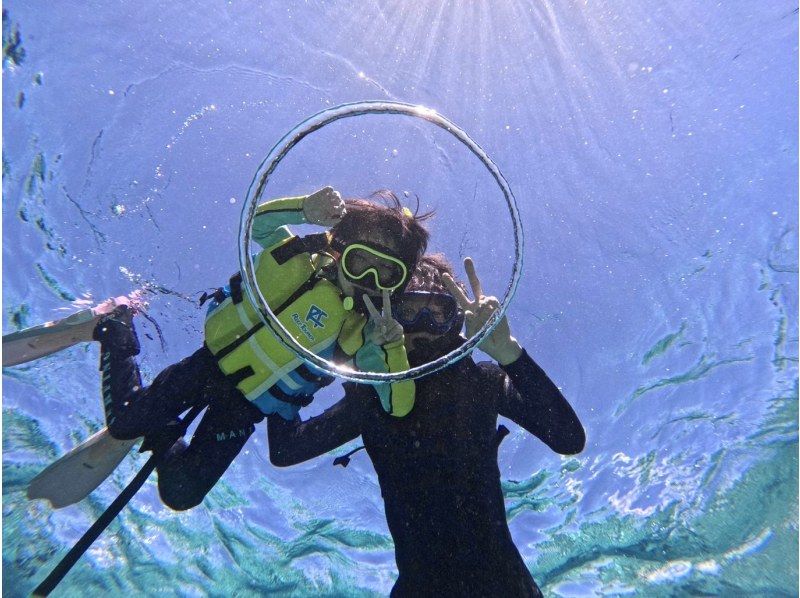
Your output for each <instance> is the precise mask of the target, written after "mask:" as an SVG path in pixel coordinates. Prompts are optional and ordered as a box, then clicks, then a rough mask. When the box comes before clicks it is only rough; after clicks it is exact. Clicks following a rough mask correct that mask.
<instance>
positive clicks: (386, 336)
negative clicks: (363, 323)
mask: <svg viewBox="0 0 800 598" xmlns="http://www.w3.org/2000/svg"><path fill="white" fill-rule="evenodd" d="M364 304H365V305H366V306H367V311H368V312H369V322H368V323H367V328H366V330H365V340H366V341H367V342H368V343H374V344H376V345H378V346H383V345H386V344H389V343H395V342H397V341H402V340H403V327H402V326H401V325H400V322H398V321H397V320H395V319H394V318H393V317H392V301H391V295H390V294H389V291H383V313H380V312H378V310H377V308H376V307H375V306H374V305H373V303H372V300H371V299H370V298H369V295H364Z"/></svg>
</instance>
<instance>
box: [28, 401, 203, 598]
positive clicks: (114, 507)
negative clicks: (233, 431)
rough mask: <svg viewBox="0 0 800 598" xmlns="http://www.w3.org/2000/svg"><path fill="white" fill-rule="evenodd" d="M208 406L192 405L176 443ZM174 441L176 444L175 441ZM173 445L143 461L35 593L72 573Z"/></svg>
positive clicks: (45, 590) (43, 592)
mask: <svg viewBox="0 0 800 598" xmlns="http://www.w3.org/2000/svg"><path fill="white" fill-rule="evenodd" d="M204 407H205V406H204V405H203V406H200V405H196V406H194V407H192V409H191V410H190V411H189V413H187V414H186V417H184V418H183V419H182V420H181V424H180V426H178V429H177V430H176V432H178V434H176V436H175V442H177V440H178V438H180V437H181V436H183V435H184V434H185V433H186V429H187V428H188V427H189V424H190V423H191V422H192V420H193V419H194V418H195V417H197V416H198V414H199V413H200V412H201V411H202V410H203V408H204ZM173 444H174V443H173ZM171 446H172V444H168V445H167V447H166V448H165V449H163V450H162V451H160V452H159V453H157V454H153V455H151V457H150V458H149V459H148V460H147V463H145V464H144V467H142V469H141V470H139V473H137V474H136V476H135V477H134V478H133V480H131V482H130V483H129V484H128V485H127V486H126V487H125V489H124V490H123V491H122V492H121V493H120V495H119V496H118V497H117V498H115V499H114V502H112V503H111V504H110V505H109V507H108V508H107V509H106V510H105V511H104V512H103V514H102V515H100V517H99V518H98V519H97V521H95V522H94V524H93V525H92V527H90V528H89V529H88V530H87V531H86V533H85V534H83V536H82V537H81V539H80V540H78V541H77V542H76V543H75V546H73V547H72V548H71V549H70V551H69V552H68V553H67V554H66V555H65V556H64V558H62V559H61V562H60V563H58V565H56V568H55V569H53V570H52V571H51V572H50V575H48V576H47V578H46V579H45V580H44V581H43V582H42V583H40V584H39V585H38V586H37V587H36V589H35V590H34V591H33V596H47V595H48V594H49V593H50V592H52V591H53V589H55V587H56V586H57V585H58V584H59V582H60V581H61V580H62V579H64V576H65V575H66V574H67V573H69V570H70V569H72V566H73V565H74V564H75V563H77V562H78V559H80V558H81V556H83V553H84V552H86V551H87V550H88V549H89V547H90V546H91V545H92V543H93V542H94V541H95V540H97V538H98V537H99V536H100V534H102V533H103V530H105V529H106V528H107V527H108V525H109V524H110V523H111V522H112V521H113V520H114V518H115V517H116V516H117V515H119V512H120V511H121V510H122V509H123V508H125V505H127V504H128V502H130V500H131V499H132V498H133V495H134V494H136V492H138V490H139V488H141V487H142V486H143V485H144V483H145V481H146V480H147V478H148V477H149V476H150V474H151V473H152V472H153V470H154V469H155V468H156V467H157V466H158V465H159V464H160V463H161V460H162V459H163V458H164V456H165V455H166V454H167V451H168V450H169V449H170V447H171Z"/></svg>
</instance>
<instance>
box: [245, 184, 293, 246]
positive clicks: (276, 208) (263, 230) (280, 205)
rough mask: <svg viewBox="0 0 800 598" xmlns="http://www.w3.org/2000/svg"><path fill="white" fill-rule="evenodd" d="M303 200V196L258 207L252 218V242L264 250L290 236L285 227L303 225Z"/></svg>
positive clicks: (272, 201)
mask: <svg viewBox="0 0 800 598" xmlns="http://www.w3.org/2000/svg"><path fill="white" fill-rule="evenodd" d="M305 200H306V196H305V195H304V196H302V197H285V198H283V199H273V200H271V201H268V202H265V203H262V204H261V205H260V206H258V208H256V215H255V217H254V218H253V232H252V238H253V240H254V241H255V242H256V243H258V244H259V245H261V247H263V248H265V249H266V248H268V247H272V246H273V245H275V244H276V243H279V242H280V241H283V240H285V239H287V238H288V237H289V236H291V233H290V232H289V229H287V228H286V226H285V225H287V224H303V223H305V221H306V217H305V213H304V212H303V204H304V203H305Z"/></svg>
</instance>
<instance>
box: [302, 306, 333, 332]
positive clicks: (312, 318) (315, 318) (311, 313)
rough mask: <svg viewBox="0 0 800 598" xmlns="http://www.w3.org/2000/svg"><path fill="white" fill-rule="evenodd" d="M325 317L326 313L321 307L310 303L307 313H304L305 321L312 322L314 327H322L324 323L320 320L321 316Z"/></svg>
mask: <svg viewBox="0 0 800 598" xmlns="http://www.w3.org/2000/svg"><path fill="white" fill-rule="evenodd" d="M327 317H328V314H326V313H325V312H324V311H322V309H320V308H319V307H317V306H316V305H312V306H311V309H309V310H308V315H306V322H311V323H312V324H314V328H324V327H325V324H324V323H323V322H322V318H327Z"/></svg>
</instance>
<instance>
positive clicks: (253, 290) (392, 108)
mask: <svg viewBox="0 0 800 598" xmlns="http://www.w3.org/2000/svg"><path fill="white" fill-rule="evenodd" d="M366 114H399V115H404V116H409V117H413V118H419V119H422V120H425V121H427V122H429V123H432V124H434V125H436V126H438V127H440V128H442V129H444V130H445V131H447V132H448V133H450V134H451V135H453V136H454V137H455V138H456V139H458V140H459V141H460V142H461V143H462V144H464V145H465V146H466V147H467V148H468V149H469V150H470V151H471V152H472V153H473V154H474V155H475V156H476V157H477V158H478V159H479V160H480V161H481V163H482V164H483V165H484V166H485V167H486V169H487V170H488V171H489V173H490V174H491V175H492V177H493V178H494V180H495V182H496V183H497V185H498V186H499V187H500V190H501V191H502V193H503V196H504V198H505V201H506V206H507V207H508V212H509V215H510V216H511V222H512V225H513V233H514V264H513V269H512V273H511V279H510V280H509V282H508V286H507V287H506V289H505V294H504V295H503V298H502V299H501V301H500V309H498V310H497V311H496V312H495V313H494V314H493V315H492V317H490V318H489V319H488V320H487V321H486V323H484V325H483V326H482V327H481V328H480V329H479V330H478V331H477V332H476V333H475V334H474V335H472V336H471V337H470V338H469V339H467V340H466V342H465V343H463V344H462V345H460V346H459V347H458V348H457V349H455V350H453V351H451V352H450V353H447V354H446V355H443V356H442V357H440V358H438V359H436V360H434V361H430V362H428V363H425V364H422V365H420V366H417V367H414V368H410V369H407V370H403V371H400V372H392V373H379V372H359V371H356V370H354V369H352V368H350V367H347V366H342V365H338V364H336V363H334V362H332V361H328V360H326V359H324V358H322V357H320V356H319V355H316V354H315V353H313V352H312V351H310V350H308V349H306V348H305V347H303V346H302V345H301V344H300V343H299V342H298V341H297V340H295V339H294V337H293V336H292V334H291V333H290V332H289V331H288V330H287V329H286V327H285V326H284V325H283V324H282V323H281V322H280V321H279V320H278V318H277V317H276V316H275V314H274V313H273V312H272V310H271V309H270V307H269V305H268V304H267V301H266V299H265V298H264V295H263V293H262V292H261V289H260V288H259V286H258V284H257V283H256V277H255V262H254V255H253V254H252V253H251V249H250V247H251V242H250V235H251V230H252V226H253V220H254V218H255V214H256V209H257V208H258V205H259V202H260V201H261V198H262V196H263V194H264V190H265V188H266V186H267V183H268V182H269V180H270V176H271V175H272V174H273V172H274V171H275V169H276V168H277V167H278V164H280V162H281V160H283V159H284V158H285V157H286V154H288V153H289V151H290V150H291V149H292V148H293V147H294V146H295V145H297V144H298V143H299V142H300V141H301V140H302V139H304V138H305V137H307V136H308V135H310V134H311V133H313V132H314V131H318V130H319V129H321V128H322V127H324V126H325V125H329V124H331V123H333V122H335V121H337V120H341V119H344V118H352V117H355V116H362V115H366ZM522 249H523V233H522V224H521V221H520V217H519V211H518V209H517V202H516V199H515V198H514V194H513V193H512V192H511V188H510V187H509V186H508V183H507V182H506V179H505V177H504V176H503V174H502V173H501V172H500V169H499V168H498V167H497V166H496V165H495V163H494V162H493V161H492V160H491V158H489V156H488V155H487V154H486V152H485V151H484V150H483V149H482V148H481V147H480V146H479V145H478V144H477V143H476V142H475V141H473V140H472V138H470V136H469V135H467V134H466V133H465V132H464V131H463V130H462V129H461V128H459V127H458V126H456V125H455V124H454V123H452V122H451V121H449V120H448V119H447V118H445V117H444V116H442V115H440V114H438V113H437V112H436V111H434V110H432V109H430V108H426V107H425V106H419V105H414V104H405V103H401V102H382V101H368V102H354V103H350V104H343V105H340V106H336V107H334V108H329V109H327V110H323V111H321V112H319V113H317V114H315V115H313V116H311V117H309V118H307V119H306V120H304V121H303V122H301V123H300V124H299V125H297V126H296V127H295V128H294V129H292V130H291V131H289V132H288V133H287V134H286V135H284V136H283V138H281V139H280V141H278V143H276V144H275V146H274V147H273V148H272V149H271V150H270V152H269V154H268V155H267V157H266V158H264V160H263V161H262V162H261V164H260V165H259V168H258V171H257V172H256V175H255V177H254V178H253V181H252V183H251V184H250V187H249V189H248V191H247V200H246V202H245V205H244V207H243V208H242V216H241V221H240V225H239V264H240V266H241V270H242V279H243V282H244V287H245V290H246V292H247V295H248V297H249V298H250V301H251V302H252V303H253V305H254V306H256V307H257V311H258V313H259V317H260V318H261V320H262V322H263V323H264V324H265V325H267V326H268V327H269V328H270V329H271V330H272V332H273V333H274V334H275V336H277V338H278V339H279V340H280V341H281V342H282V343H283V344H284V345H285V346H286V347H287V348H288V349H289V350H290V351H292V352H293V353H294V354H295V355H296V356H297V357H298V358H299V359H302V360H303V361H305V362H306V363H308V364H309V365H312V366H314V367H316V368H318V369H319V370H322V371H323V372H325V373H327V374H329V375H332V376H338V377H340V378H343V379H345V380H349V381H352V382H366V383H377V382H382V383H386V382H395V381H400V380H412V379H414V378H419V377H421V376H426V375H428V374H432V373H433V372H436V371H438V370H441V369H442V368H445V367H447V366H448V365H451V364H453V363H455V362H456V361H458V360H459V359H462V358H464V357H466V356H467V355H469V354H470V353H471V352H472V351H473V350H474V349H475V348H476V347H477V346H478V344H480V342H481V341H482V340H483V339H484V338H486V336H487V335H489V334H491V332H492V330H494V328H495V327H496V326H497V324H499V322H500V320H501V319H502V318H503V316H504V314H505V311H506V309H507V308H508V304H509V303H510V301H511V299H512V298H513V296H514V292H515V291H516V289H517V285H518V284H519V279H520V275H521V271H522V255H523V251H522Z"/></svg>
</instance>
